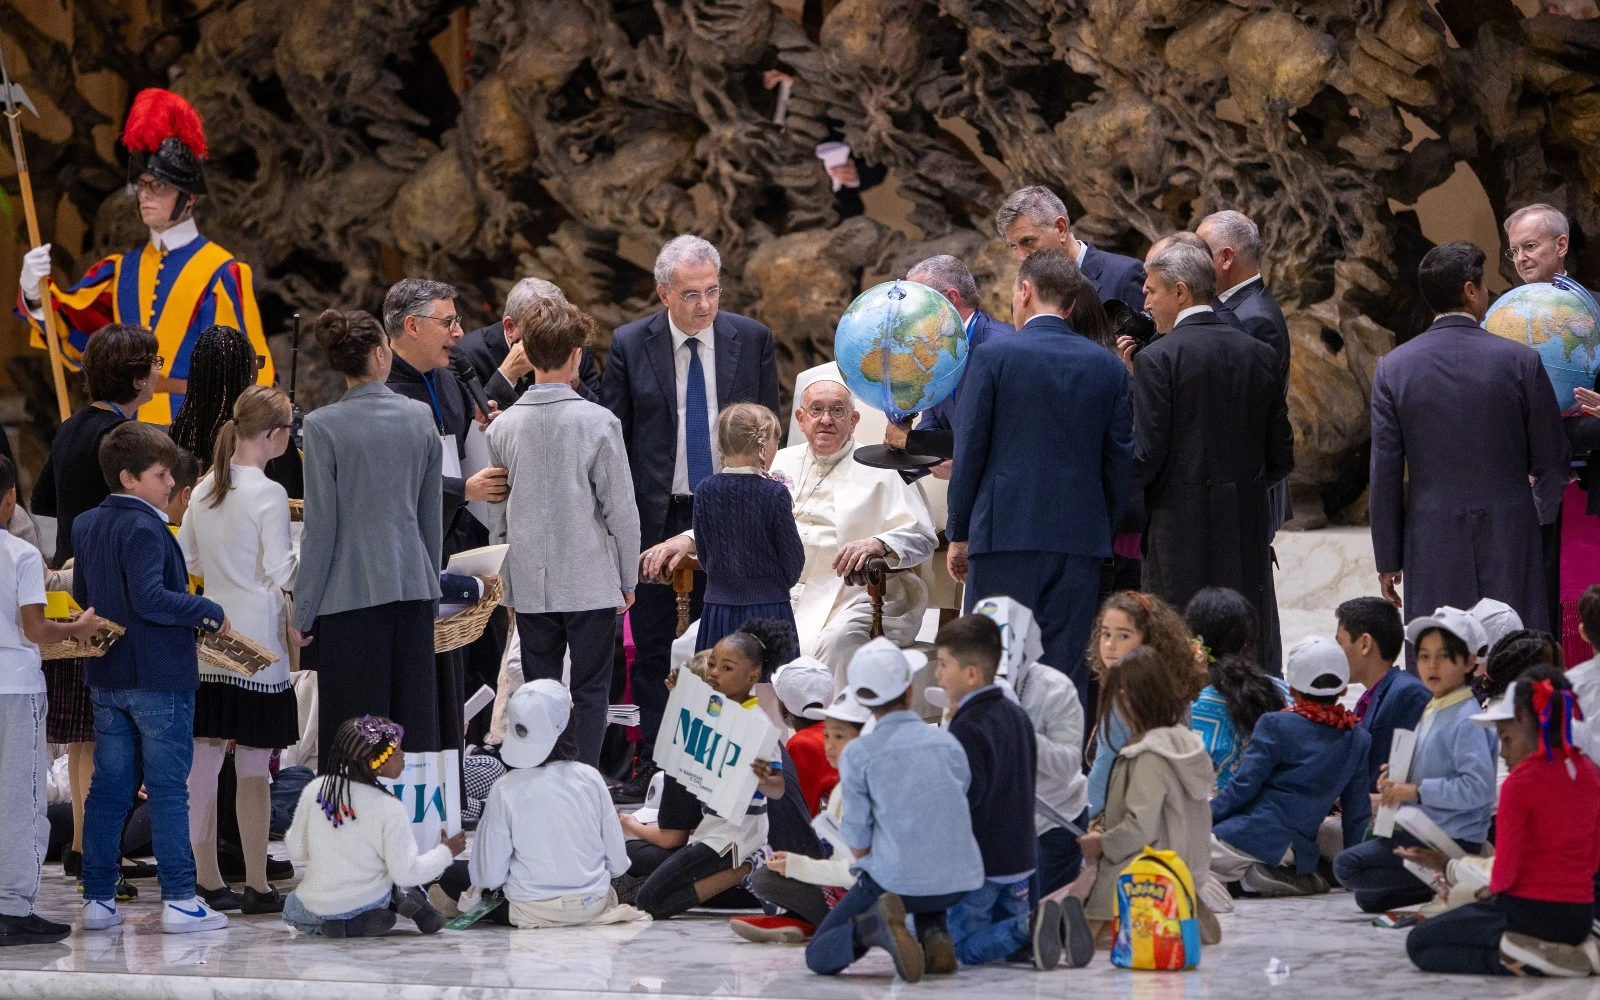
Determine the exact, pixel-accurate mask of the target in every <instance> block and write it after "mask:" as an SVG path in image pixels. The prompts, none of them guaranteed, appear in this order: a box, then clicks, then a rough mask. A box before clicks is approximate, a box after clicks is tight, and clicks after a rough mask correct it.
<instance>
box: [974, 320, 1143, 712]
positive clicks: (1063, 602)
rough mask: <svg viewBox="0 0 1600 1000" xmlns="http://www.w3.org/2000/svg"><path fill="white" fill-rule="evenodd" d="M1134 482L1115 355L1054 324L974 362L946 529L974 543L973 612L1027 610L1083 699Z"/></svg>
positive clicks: (1036, 325) (1003, 341)
mask: <svg viewBox="0 0 1600 1000" xmlns="http://www.w3.org/2000/svg"><path fill="white" fill-rule="evenodd" d="M1132 483H1133V423H1132V419H1131V416H1130V411H1129V407H1128V373H1127V371H1126V369H1124V368H1123V367H1122V362H1121V361H1119V360H1118V359H1117V357H1116V355H1114V354H1112V353H1111V352H1110V351H1108V350H1106V349H1105V348H1103V347H1101V346H1100V345H1098V344H1095V343H1093V342H1091V341H1089V340H1088V339H1086V338H1084V337H1082V336H1079V335H1078V334H1076V333H1074V332H1073V331H1072V330H1071V329H1070V328H1069V327H1068V326H1067V324H1066V321H1064V320H1062V319H1060V318H1059V317H1055V316H1038V317H1035V318H1034V319H1033V320H1031V321H1030V322H1028V323H1027V324H1025V325H1024V327H1023V328H1022V329H1021V330H1019V331H1017V332H1016V333H1014V334H1012V335H1011V336H1008V337H1000V338H997V339H994V340H990V341H989V342H988V343H986V344H984V345H983V346H982V347H980V348H978V349H977V350H976V351H973V352H972V354H971V356H970V357H969V358H968V361H967V375H966V384H965V392H964V396H963V399H962V404H961V411H960V422H959V424H958V425H957V429H956V455H955V464H954V466H953V468H952V470H951V476H950V494H949V509H950V520H949V524H948V526H947V528H946V534H947V536H948V537H949V539H950V541H952V542H967V543H968V556H969V567H968V576H967V591H966V607H967V610H968V611H970V610H971V609H972V605H973V602H974V601H975V600H977V599H979V598H984V597H995V596H1002V595H1004V596H1009V597H1011V598H1013V599H1015V600H1017V601H1019V602H1021V603H1022V604H1025V605H1027V606H1028V607H1029V608H1031V609H1032V610H1033V613H1034V617H1035V618H1037V619H1038V621H1039V627H1040V629H1041V630H1042V631H1043V633H1044V635H1043V639H1044V651H1045V662H1046V663H1049V664H1050V665H1051V666H1053V667H1055V668H1056V669H1058V670H1061V671H1063V672H1064V673H1066V674H1067V675H1068V676H1070V677H1071V678H1072V679H1073V681H1074V682H1075V683H1076V684H1077V685H1078V692H1079V697H1085V696H1086V691H1087V687H1088V672H1087V668H1086V666H1085V664H1084V660H1083V651H1084V649H1085V647H1086V646H1087V645H1088V641H1089V630H1090V628H1091V627H1092V626H1093V623H1094V614H1095V605H1096V600H1097V596H1098V593H1099V587H1100V564H1101V562H1102V561H1103V560H1105V559H1106V557H1108V556H1110V555H1111V534H1112V530H1113V528H1114V527H1115V526H1116V524H1117V522H1118V521H1119V520H1120V519H1121V517H1122V511H1123V508H1124V507H1125V506H1126V505H1127V502H1128V496H1129V493H1130V492H1131V490H1132Z"/></svg>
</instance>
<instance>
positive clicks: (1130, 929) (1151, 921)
mask: <svg viewBox="0 0 1600 1000" xmlns="http://www.w3.org/2000/svg"><path fill="white" fill-rule="evenodd" d="M1116 894H1117V915H1116V919H1115V921H1114V922H1113V924H1112V928H1111V929H1112V943H1111V964H1112V965H1115V966H1117V967H1118V968H1121V969H1164V970H1182V969H1194V968H1198V967H1199V965H1200V903H1199V897H1198V896H1197V895H1196V894H1195V889H1194V879H1193V878H1192V877H1191V876H1190V875H1189V868H1188V866H1187V865H1185V864H1184V863H1183V859H1182V858H1180V857H1178V855H1177V853H1176V852H1174V851H1156V850H1151V849H1150V848H1148V847H1146V848H1145V849H1144V850H1143V851H1141V852H1140V853H1139V856H1138V857H1136V858H1134V859H1133V860H1132V861H1130V862H1129V863H1128V867H1127V868H1125V869H1123V871H1122V874H1120V875H1118V876H1117V881H1116Z"/></svg>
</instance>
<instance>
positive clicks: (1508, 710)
mask: <svg viewBox="0 0 1600 1000" xmlns="http://www.w3.org/2000/svg"><path fill="white" fill-rule="evenodd" d="M1520 683H1522V682H1521V681H1514V682H1512V684H1511V686H1510V687H1508V688H1506V691H1505V694H1502V695H1501V696H1500V698H1499V700H1498V701H1496V702H1495V703H1494V704H1493V705H1490V706H1489V707H1488V708H1486V709H1484V710H1483V711H1481V712H1479V713H1478V714H1476V715H1474V716H1473V717H1472V721H1473V722H1476V723H1477V724H1478V725H1480V726H1492V725H1494V724H1495V723H1496V722H1504V721H1506V720H1507V719H1515V718H1516V717H1517V685H1518V684H1520Z"/></svg>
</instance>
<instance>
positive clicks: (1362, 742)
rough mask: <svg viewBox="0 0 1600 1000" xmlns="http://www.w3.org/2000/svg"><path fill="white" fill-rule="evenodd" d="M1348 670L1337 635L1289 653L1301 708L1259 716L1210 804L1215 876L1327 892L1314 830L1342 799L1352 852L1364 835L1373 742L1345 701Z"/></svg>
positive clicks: (1293, 892)
mask: <svg viewBox="0 0 1600 1000" xmlns="http://www.w3.org/2000/svg"><path fill="white" fill-rule="evenodd" d="M1349 670H1350V662H1349V661H1348V660H1347V659H1345V655H1344V651H1343V650H1341V649H1340V648H1339V644H1338V643H1336V642H1334V641H1333V640H1332V639H1328V638H1324V637H1323V636H1307V637H1306V638H1304V639H1301V640H1300V641H1299V642H1297V643H1295V644H1294V647H1293V648H1292V649H1290V650H1289V665H1288V670H1287V671H1286V673H1287V674H1288V675H1289V688H1290V690H1291V691H1292V692H1293V694H1294V705H1293V706H1292V707H1290V708H1289V709H1287V710H1284V711H1277V712H1269V713H1267V714H1266V715H1263V716H1262V717H1261V719H1260V721H1258V722H1257V723H1256V728H1255V732H1254V733H1253V734H1251V737H1250V742H1249V744H1248V745H1247V746H1246V748H1245V751H1244V758H1243V760H1242V761H1241V762H1240V764H1239V770H1238V772H1237V773H1236V774H1235V775H1234V779H1233V781H1232V782H1230V783H1229V785H1228V787H1226V788H1224V789H1222V790H1221V791H1219V792H1218V793H1217V797H1216V798H1214V799H1212V800H1211V823H1212V827H1211V872H1212V874H1214V875H1215V876H1216V877H1217V878H1219V879H1221V880H1222V881H1223V882H1238V883H1239V884H1240V885H1241V886H1242V887H1243V888H1244V890H1245V891H1246V892H1250V893H1254V894H1256V895H1261V896H1309V895H1312V894H1314V893H1318V892H1326V891H1327V890H1328V886H1327V885H1326V884H1325V883H1324V882H1323V881H1322V879H1321V878H1320V877H1319V876H1318V875H1317V874H1316V868H1317V861H1318V859H1319V857H1320V852H1319V851H1318V850H1317V833H1318V830H1319V828H1320V827H1321V826H1322V822H1323V819H1324V818H1325V817H1326V816H1327V815H1328V812H1329V810H1330V809H1332V808H1333V804H1334V802H1336V801H1337V802H1338V803H1339V806H1340V817H1341V819H1342V821H1343V825H1344V843H1345V846H1346V847H1354V846H1355V845H1356V844H1359V843H1360V842H1361V839H1362V837H1364V836H1365V835H1366V832H1367V821H1368V819H1369V818H1370V817H1371V815H1372V803H1371V800H1370V799H1369V798H1368V795H1367V749H1368V747H1369V746H1370V745H1371V743H1372V737H1371V736H1370V735H1368V734H1367V731H1366V730H1365V729H1362V728H1361V723H1360V721H1359V720H1358V719H1357V718H1356V717H1355V714H1354V713H1353V712H1351V711H1349V710H1348V709H1345V708H1343V707H1341V706H1340V705H1339V695H1341V694H1343V693H1344V689H1345V687H1346V685H1347V684H1348V683H1349Z"/></svg>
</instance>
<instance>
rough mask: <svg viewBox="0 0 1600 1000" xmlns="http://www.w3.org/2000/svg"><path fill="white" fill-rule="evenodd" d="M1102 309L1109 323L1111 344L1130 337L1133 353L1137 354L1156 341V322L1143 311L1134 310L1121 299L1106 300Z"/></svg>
mask: <svg viewBox="0 0 1600 1000" xmlns="http://www.w3.org/2000/svg"><path fill="white" fill-rule="evenodd" d="M1102 307H1103V308H1104V309H1105V311H1106V318H1107V319H1109V320H1110V321H1111V335H1112V342H1113V343H1115V342H1116V340H1117V339H1118V338H1121V337H1132V338H1133V343H1134V348H1133V353H1135V354H1138V353H1139V352H1140V351H1142V350H1144V349H1145V348H1146V347H1147V346H1149V344H1150V341H1152V340H1154V339H1156V322H1155V320H1153V319H1151V318H1150V314H1149V313H1147V312H1145V311H1144V310H1142V309H1135V308H1133V307H1132V306H1130V305H1128V304H1127V303H1126V302H1124V301H1122V300H1121V299H1107V300H1106V301H1105V302H1104V303H1103V304H1102Z"/></svg>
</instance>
